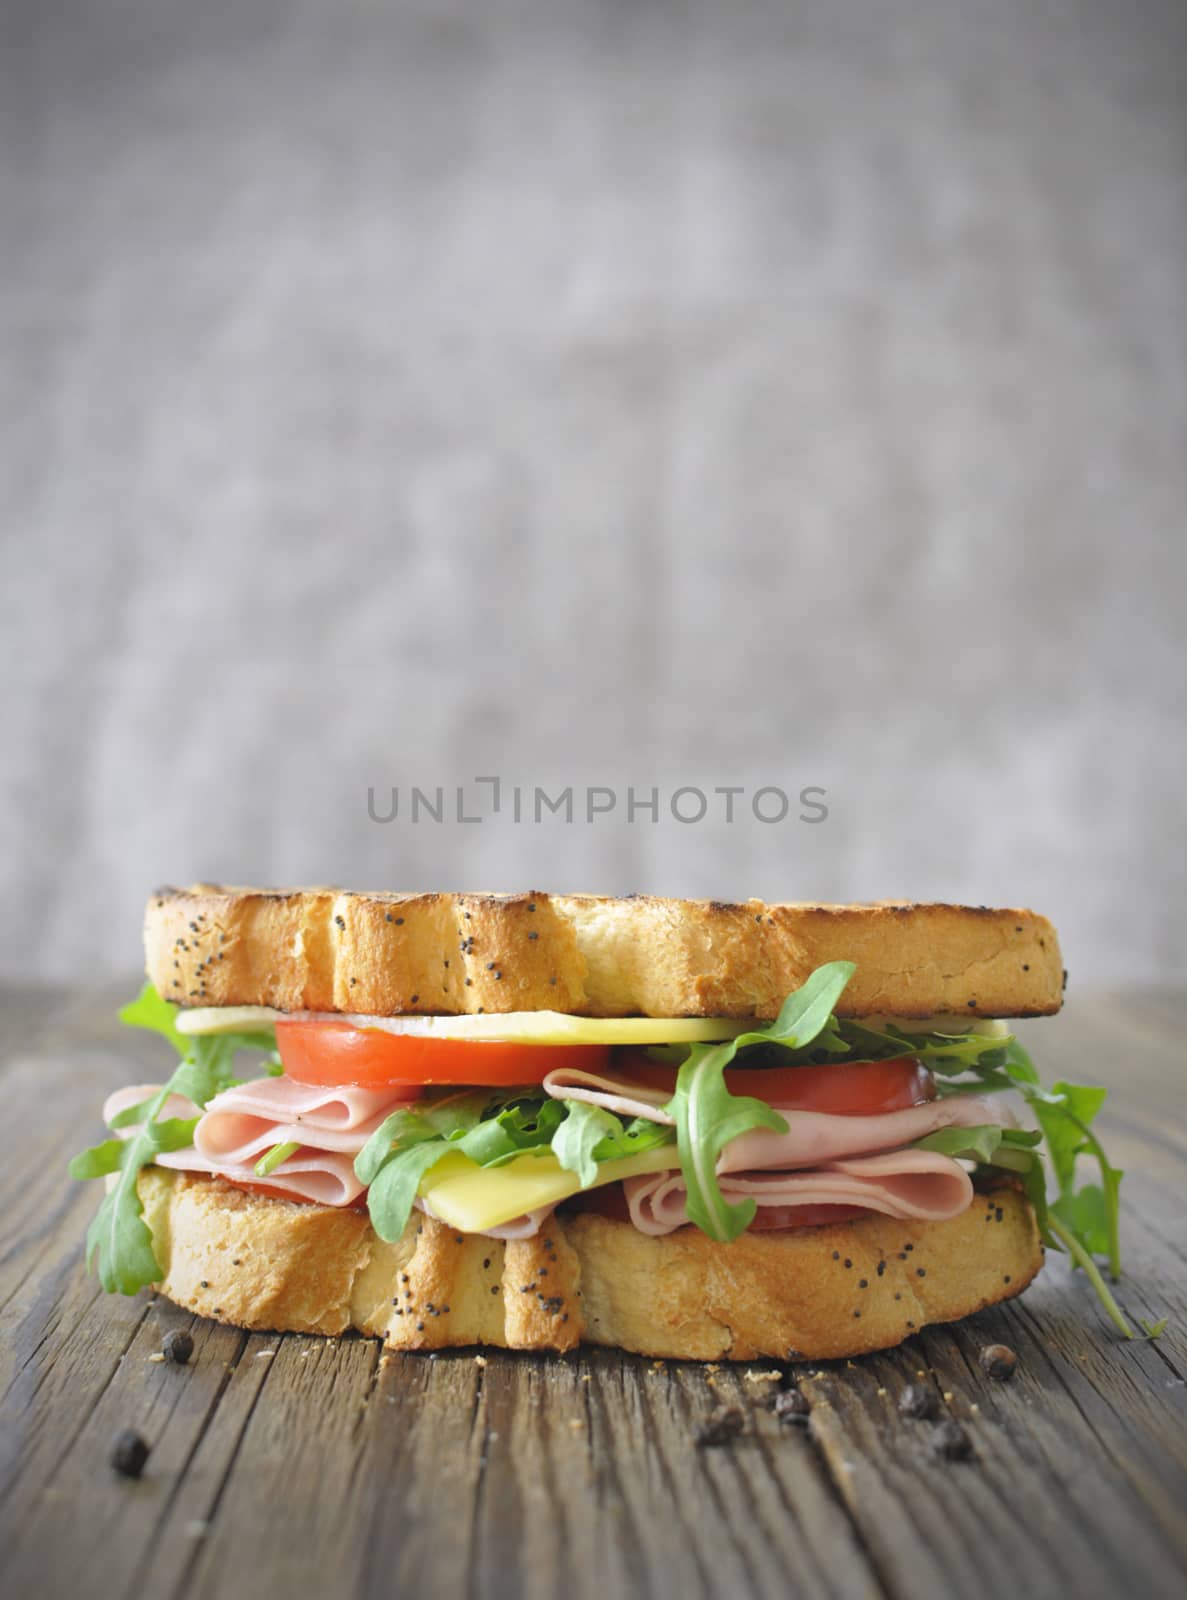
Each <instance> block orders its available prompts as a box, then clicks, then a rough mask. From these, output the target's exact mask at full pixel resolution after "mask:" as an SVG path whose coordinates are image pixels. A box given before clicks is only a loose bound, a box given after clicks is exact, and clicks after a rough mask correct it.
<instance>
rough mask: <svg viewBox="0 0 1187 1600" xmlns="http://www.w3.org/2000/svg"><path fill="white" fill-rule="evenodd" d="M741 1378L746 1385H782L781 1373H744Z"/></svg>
mask: <svg viewBox="0 0 1187 1600" xmlns="http://www.w3.org/2000/svg"><path fill="white" fill-rule="evenodd" d="M742 1376H743V1377H744V1378H745V1379H746V1382H747V1383H782V1382H783V1374H782V1373H781V1372H745V1373H743V1374H742Z"/></svg>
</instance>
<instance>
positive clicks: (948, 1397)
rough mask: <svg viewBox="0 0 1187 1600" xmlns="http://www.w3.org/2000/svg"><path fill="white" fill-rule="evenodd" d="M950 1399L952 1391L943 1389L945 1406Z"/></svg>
mask: <svg viewBox="0 0 1187 1600" xmlns="http://www.w3.org/2000/svg"><path fill="white" fill-rule="evenodd" d="M951 1399H952V1390H951V1389H945V1390H944V1401H945V1404H947V1402H948V1401H950V1400H951Z"/></svg>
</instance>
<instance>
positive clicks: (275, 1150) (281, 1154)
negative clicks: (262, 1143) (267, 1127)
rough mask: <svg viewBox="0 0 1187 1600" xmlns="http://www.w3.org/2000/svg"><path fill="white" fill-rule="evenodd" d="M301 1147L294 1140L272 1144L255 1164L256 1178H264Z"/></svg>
mask: <svg viewBox="0 0 1187 1600" xmlns="http://www.w3.org/2000/svg"><path fill="white" fill-rule="evenodd" d="M300 1148H301V1146H300V1145H299V1144H297V1143H296V1141H295V1140H292V1139H289V1140H286V1142H285V1143H284V1144H274V1145H273V1146H272V1148H271V1150H266V1151H265V1152H264V1154H263V1155H262V1156H261V1157H260V1159H259V1160H258V1161H257V1162H256V1164H255V1169H254V1170H255V1175H256V1177H257V1178H266V1177H267V1176H268V1174H269V1173H270V1172H275V1171H276V1169H277V1167H279V1166H280V1165H281V1164H282V1163H283V1162H285V1161H287V1160H288V1158H289V1157H290V1156H295V1155H296V1153H297V1151H298V1150H299V1149H300Z"/></svg>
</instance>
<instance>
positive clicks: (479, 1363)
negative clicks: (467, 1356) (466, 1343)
mask: <svg viewBox="0 0 1187 1600" xmlns="http://www.w3.org/2000/svg"><path fill="white" fill-rule="evenodd" d="M474 1365H475V1366H476V1367H485V1365H486V1357H485V1356H475V1357H474Z"/></svg>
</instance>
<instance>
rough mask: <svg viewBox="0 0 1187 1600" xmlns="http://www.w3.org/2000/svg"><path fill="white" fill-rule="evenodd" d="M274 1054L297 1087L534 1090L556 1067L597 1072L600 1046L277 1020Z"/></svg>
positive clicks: (602, 1064) (603, 1058) (603, 1057)
mask: <svg viewBox="0 0 1187 1600" xmlns="http://www.w3.org/2000/svg"><path fill="white" fill-rule="evenodd" d="M276 1048H277V1049H278V1050H279V1051H280V1059H281V1062H282V1063H283V1065H284V1070H285V1072H286V1073H287V1074H288V1076H289V1077H290V1078H293V1079H295V1080H296V1081H297V1082H298V1083H316V1084H330V1085H338V1084H343V1083H357V1084H362V1085H364V1086H365V1087H367V1088H371V1089H379V1088H383V1087H385V1086H386V1085H388V1084H402V1085H407V1084H417V1085H419V1084H430V1083H455V1084H456V1083H461V1084H473V1085H475V1086H476V1087H483V1088H485V1087H487V1086H491V1087H496V1088H514V1087H515V1086H517V1085H518V1084H528V1083H541V1082H542V1081H543V1079H544V1077H545V1075H546V1074H547V1073H548V1072H549V1071H551V1069H552V1068H553V1067H555V1066H556V1065H557V1064H558V1062H559V1061H560V1060H563V1061H564V1063H565V1065H566V1066H570V1065H571V1066H575V1067H580V1068H581V1069H582V1070H583V1071H586V1072H604V1071H605V1070H606V1067H607V1064H608V1062H609V1059H610V1047H609V1045H604V1044H567V1045H563V1046H558V1045H546V1044H509V1043H507V1042H506V1041H504V1040H501V1039H426V1038H425V1037H424V1036H423V1035H419V1034H411V1033H384V1032H383V1031H382V1030H381V1029H378V1028H355V1027H352V1026H351V1024H350V1023H349V1022H297V1021H278V1022H277V1024H276Z"/></svg>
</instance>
